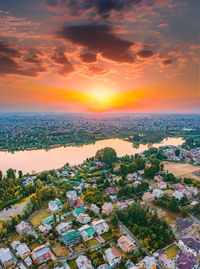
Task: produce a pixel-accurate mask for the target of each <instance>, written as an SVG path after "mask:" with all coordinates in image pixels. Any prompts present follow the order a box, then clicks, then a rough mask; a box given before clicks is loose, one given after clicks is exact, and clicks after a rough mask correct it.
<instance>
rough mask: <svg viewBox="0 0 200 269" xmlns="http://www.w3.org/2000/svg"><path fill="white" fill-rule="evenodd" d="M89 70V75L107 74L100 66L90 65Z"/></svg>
mask: <svg viewBox="0 0 200 269" xmlns="http://www.w3.org/2000/svg"><path fill="white" fill-rule="evenodd" d="M88 70H89V75H91V76H93V75H98V76H102V75H105V74H106V71H105V70H104V69H103V68H102V67H99V66H90V67H89V68H88Z"/></svg>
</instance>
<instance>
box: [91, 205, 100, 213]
mask: <svg viewBox="0 0 200 269" xmlns="http://www.w3.org/2000/svg"><path fill="white" fill-rule="evenodd" d="M91 210H92V211H93V212H94V213H96V214H99V212H100V208H99V207H98V206H96V205H95V204H92V205H91Z"/></svg>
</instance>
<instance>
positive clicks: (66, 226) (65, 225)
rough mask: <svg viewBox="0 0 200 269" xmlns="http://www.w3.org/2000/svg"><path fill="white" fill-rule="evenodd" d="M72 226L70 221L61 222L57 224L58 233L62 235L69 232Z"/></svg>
mask: <svg viewBox="0 0 200 269" xmlns="http://www.w3.org/2000/svg"><path fill="white" fill-rule="evenodd" d="M71 228H72V224H71V223H69V222H61V223H59V224H58V225H57V226H56V231H57V232H58V234H60V235H62V234H65V233H66V232H68V231H69V230H70V229H71Z"/></svg>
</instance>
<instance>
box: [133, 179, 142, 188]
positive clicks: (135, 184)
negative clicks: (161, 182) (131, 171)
mask: <svg viewBox="0 0 200 269" xmlns="http://www.w3.org/2000/svg"><path fill="white" fill-rule="evenodd" d="M140 184H141V182H140V181H138V180H136V181H135V182H133V187H135V188H136V187H137V186H139V185H140Z"/></svg>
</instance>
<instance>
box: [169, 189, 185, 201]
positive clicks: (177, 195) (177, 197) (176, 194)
mask: <svg viewBox="0 0 200 269" xmlns="http://www.w3.org/2000/svg"><path fill="white" fill-rule="evenodd" d="M172 196H174V197H175V198H176V199H178V200H179V201H180V200H181V198H183V196H184V195H183V193H182V192H180V191H175V192H174V193H173V194H172Z"/></svg>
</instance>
